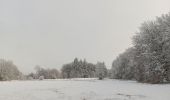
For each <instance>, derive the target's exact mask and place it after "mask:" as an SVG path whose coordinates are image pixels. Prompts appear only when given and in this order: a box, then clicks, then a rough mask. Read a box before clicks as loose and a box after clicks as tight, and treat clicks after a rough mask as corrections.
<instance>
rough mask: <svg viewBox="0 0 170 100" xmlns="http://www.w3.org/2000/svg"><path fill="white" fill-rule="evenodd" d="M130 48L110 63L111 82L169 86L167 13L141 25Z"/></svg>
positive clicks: (169, 53) (169, 49)
mask: <svg viewBox="0 0 170 100" xmlns="http://www.w3.org/2000/svg"><path fill="white" fill-rule="evenodd" d="M133 45H134V46H133V47H131V48H129V49H127V50H126V51H125V52H124V53H122V54H120V55H119V56H118V57H117V58H116V59H115V60H114V61H113V64H112V69H111V70H112V75H111V78H116V79H128V80H137V81H139V82H146V83H164V82H170V13H168V14H164V15H162V16H161V17H157V18H156V20H155V21H148V22H144V23H143V24H142V25H141V27H140V29H139V31H138V32H136V34H135V36H134V37H133Z"/></svg>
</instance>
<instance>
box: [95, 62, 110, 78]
mask: <svg viewBox="0 0 170 100" xmlns="http://www.w3.org/2000/svg"><path fill="white" fill-rule="evenodd" d="M96 76H97V77H98V78H99V80H102V79H103V78H105V77H106V76H107V68H106V66H105V64H104V62H97V64H96Z"/></svg>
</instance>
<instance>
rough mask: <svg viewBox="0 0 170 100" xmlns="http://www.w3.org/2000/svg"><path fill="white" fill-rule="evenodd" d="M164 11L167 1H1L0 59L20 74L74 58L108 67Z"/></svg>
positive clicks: (169, 4)
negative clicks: (142, 25)
mask: <svg viewBox="0 0 170 100" xmlns="http://www.w3.org/2000/svg"><path fill="white" fill-rule="evenodd" d="M169 11H170V0H0V58H4V59H7V60H12V61H13V62H14V63H15V64H16V65H17V66H18V68H19V69H20V70H21V71H22V72H24V73H28V72H30V71H33V69H34V67H35V65H42V66H44V67H48V68H58V69H60V68H61V66H62V65H63V64H65V63H68V62H71V61H73V59H74V58H75V57H78V58H81V59H84V58H86V60H87V61H88V62H92V63H96V62H97V61H104V62H105V63H106V65H107V66H108V68H110V67H111V64H112V61H113V60H114V59H115V57H116V56H117V55H118V54H120V53H122V52H123V51H124V50H125V49H127V48H128V47H130V46H132V43H131V37H132V36H133V35H134V33H135V32H136V31H137V30H138V27H139V26H140V24H141V23H143V22H144V21H147V20H153V19H155V17H156V16H160V15H161V14H165V13H168V12H169Z"/></svg>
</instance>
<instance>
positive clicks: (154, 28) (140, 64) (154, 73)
mask: <svg viewBox="0 0 170 100" xmlns="http://www.w3.org/2000/svg"><path fill="white" fill-rule="evenodd" d="M132 41H133V46H132V47H131V48H129V49H127V50H126V51H125V52H123V53H122V54H120V55H119V56H118V57H117V58H116V59H115V60H114V61H113V63H112V68H111V69H110V70H109V71H108V69H107V68H106V66H105V64H104V62H98V63H97V64H93V63H89V62H87V61H86V60H81V59H80V60H78V58H75V59H74V61H73V62H71V63H67V64H64V65H63V66H62V68H61V70H60V71H58V70H57V69H44V68H42V67H40V66H36V68H35V73H30V74H29V75H26V76H24V75H23V74H22V73H21V72H20V71H19V70H18V69H17V66H16V65H14V64H13V62H12V61H7V60H4V59H0V80H13V79H44V78H45V79H56V78H93V77H98V78H99V79H103V78H104V77H110V78H114V79H126V80H136V81H138V82H146V83H165V82H170V13H168V14H164V15H162V16H161V17H157V18H156V20H154V21H147V22H144V23H143V24H142V25H141V27H140V28H139V31H138V32H136V34H135V35H134V36H133V39H132Z"/></svg>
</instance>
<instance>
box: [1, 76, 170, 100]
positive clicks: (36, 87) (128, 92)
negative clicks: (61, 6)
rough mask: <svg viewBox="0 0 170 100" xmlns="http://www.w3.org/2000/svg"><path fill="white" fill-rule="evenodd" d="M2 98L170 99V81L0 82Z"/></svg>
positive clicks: (7, 99) (23, 99) (12, 99)
mask: <svg viewBox="0 0 170 100" xmlns="http://www.w3.org/2000/svg"><path fill="white" fill-rule="evenodd" d="M0 100H170V85H168V84H163V85H151V84H142V83H136V82H134V81H120V80H109V79H106V80H103V81H100V80H96V79H71V80H64V79H63V80H62V79H60V80H43V81H8V82H0Z"/></svg>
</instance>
